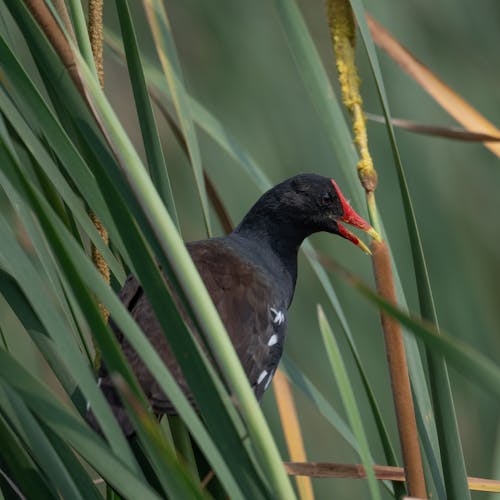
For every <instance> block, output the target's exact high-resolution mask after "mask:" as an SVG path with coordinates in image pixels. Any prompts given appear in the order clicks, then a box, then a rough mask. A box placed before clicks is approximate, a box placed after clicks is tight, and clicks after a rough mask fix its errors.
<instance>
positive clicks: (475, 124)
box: [367, 16, 500, 156]
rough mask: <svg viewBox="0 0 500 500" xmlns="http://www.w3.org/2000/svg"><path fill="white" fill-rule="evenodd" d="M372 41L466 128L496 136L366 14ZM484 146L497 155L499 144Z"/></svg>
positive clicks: (492, 127)
mask: <svg viewBox="0 0 500 500" xmlns="http://www.w3.org/2000/svg"><path fill="white" fill-rule="evenodd" d="M367 22H368V27H369V28H370V31H371V34H372V37H373V40H374V42H375V43H376V44H377V45H378V46H379V47H380V48H381V49H382V50H384V51H385V52H386V53H387V54H388V55H389V56H390V57H391V58H392V59H393V60H394V61H396V62H397V63H398V64H399V65H400V66H401V68H402V69H403V70H404V71H406V73H408V74H409V75H410V76H411V77H412V78H413V79H414V80H415V81H416V82H417V83H418V84H419V85H420V86H421V87H422V88H423V89H424V90H425V91H427V92H428V93H429V94H430V95H431V96H432V98H433V99H434V100H435V101H436V102H437V103H438V104H439V105H440V106H442V107H443V108H444V109H445V110H446V112H447V113H448V114H450V115H451V116H452V117H453V118H455V120H457V122H459V123H460V124H462V126H463V127H465V128H466V129H467V130H472V131H476V132H483V133H485V134H489V135H493V136H496V137H498V136H499V135H500V130H499V129H498V128H497V127H495V125H494V124H493V123H491V122H490V121H489V120H487V119H486V118H485V117H484V116H483V115H482V114H481V113H479V112H478V111H477V110H476V109H474V108H473V107H472V106H471V105H470V104H469V103H468V102H467V101H465V100H464V99H463V98H462V97H461V96H459V95H458V94H457V93H456V92H455V91H454V90H453V89H451V88H450V87H449V86H448V85H446V83H444V82H443V81H442V80H440V79H439V78H438V77H437V76H436V75H435V74H434V73H433V72H432V71H430V70H429V68H427V67H426V66H425V65H424V64H422V63H421V62H420V61H418V60H417V59H416V58H415V56H413V54H411V53H410V52H409V51H408V50H407V49H406V48H405V47H403V46H402V45H401V44H400V43H399V42H398V41H397V40H396V39H395V38H394V37H393V36H392V35H391V34H390V33H389V32H388V31H387V30H386V29H385V28H384V27H383V26H382V25H381V24H379V23H378V22H377V21H375V19H373V17H371V16H367ZM484 145H485V146H486V147H487V148H488V149H489V150H490V151H491V152H492V153H494V154H495V155H496V156H500V144H498V143H495V142H485V143H484Z"/></svg>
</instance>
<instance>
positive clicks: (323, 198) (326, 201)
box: [321, 193, 332, 206]
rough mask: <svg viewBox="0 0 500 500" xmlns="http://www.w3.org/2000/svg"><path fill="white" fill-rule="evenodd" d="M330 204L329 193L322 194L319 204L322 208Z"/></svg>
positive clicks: (330, 197)
mask: <svg viewBox="0 0 500 500" xmlns="http://www.w3.org/2000/svg"><path fill="white" fill-rule="evenodd" d="M331 202H332V195H331V194H330V193H323V194H322V195H321V204H322V205H323V206H326V205H330V203H331Z"/></svg>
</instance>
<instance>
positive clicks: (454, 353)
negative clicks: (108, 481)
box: [332, 263, 500, 397]
mask: <svg viewBox="0 0 500 500" xmlns="http://www.w3.org/2000/svg"><path fill="white" fill-rule="evenodd" d="M332 264H333V263H332ZM333 267H334V268H335V270H336V271H338V274H339V276H341V277H342V278H344V279H345V280H346V281H347V282H348V283H349V284H350V285H351V286H353V287H354V288H355V289H356V290H358V291H359V292H360V293H361V294H362V295H363V296H364V297H366V298H367V299H368V300H369V301H370V302H372V303H373V304H375V305H376V306H377V307H379V308H380V309H382V310H383V311H385V312H387V313H388V314H390V315H391V316H392V317H394V318H395V319H397V320H398V321H399V322H400V323H401V324H402V325H403V326H405V327H406V329H407V330H408V331H410V332H412V333H413V334H414V335H415V336H416V337H418V338H419V339H420V340H422V342H423V343H424V344H425V345H426V346H427V347H428V348H430V349H432V350H433V352H435V353H436V354H438V355H440V356H443V357H444V358H446V360H447V361H448V362H449V363H451V364H452V365H453V366H454V367H455V369H456V370H457V371H459V372H460V373H467V374H468V376H469V378H470V379H471V380H474V381H475V382H476V383H477V384H478V385H479V386H480V387H483V388H484V389H487V390H488V391H490V392H491V393H492V394H493V395H495V396H497V397H500V367H499V366H498V365H497V364H495V363H494V362H493V361H491V360H490V359H488V358H487V357H486V356H484V355H483V354H481V353H479V352H478V351H476V350H474V349H472V348H471V347H470V346H468V345H467V344H466V343H464V342H461V341H459V340H457V339H455V338H454V337H452V336H451V335H449V334H447V333H446V332H445V331H443V330H437V329H436V327H435V325H434V324H433V323H430V322H428V321H426V320H422V319H420V318H416V317H414V316H410V315H408V314H407V313H406V312H405V311H403V310H402V309H400V308H399V307H396V306H394V305H392V304H391V303H390V302H387V301H386V300H385V299H383V298H382V297H380V296H379V295H377V294H376V293H375V292H374V291H373V290H371V289H370V288H369V287H368V286H367V285H365V284H364V283H363V282H362V281H361V280H359V279H358V278H356V277H355V276H353V275H352V274H351V273H349V272H348V271H346V270H345V269H343V268H341V267H340V266H339V265H338V264H333Z"/></svg>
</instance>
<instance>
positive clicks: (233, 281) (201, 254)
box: [89, 174, 379, 435]
mask: <svg viewBox="0 0 500 500" xmlns="http://www.w3.org/2000/svg"><path fill="white" fill-rule="evenodd" d="M339 221H343V222H346V223H348V224H351V225H353V226H355V227H357V228H359V229H362V230H363V231H366V232H367V233H368V234H369V235H371V236H372V237H374V238H377V239H378V238H379V236H378V234H377V233H376V231H375V230H374V229H373V228H372V227H371V226H370V225H369V224H368V223H367V222H366V221H365V220H363V219H362V218H361V217H360V216H359V215H358V214H357V213H356V212H355V211H354V210H353V209H352V208H351V206H350V205H349V203H348V202H347V201H346V199H345V198H344V196H343V195H342V193H341V192H340V190H339V188H338V187H337V184H336V183H335V181H334V180H333V179H328V178H326V177H322V176H319V175H315V174H301V175H297V176H295V177H292V178H290V179H287V180H285V181H283V182H282V183H281V184H278V185H277V186H275V187H274V188H272V189H270V190H269V191H267V192H266V193H265V194H264V195H262V196H261V198H260V199H259V200H258V201H257V203H255V205H254V206H253V207H252V208H251V209H250V211H249V212H248V213H247V214H246V215H245V217H244V218H243V220H242V221H241V223H240V224H239V226H238V227H237V228H236V229H235V230H234V231H233V232H232V233H231V234H229V235H228V236H226V237H223V238H211V239H208V240H201V241H195V242H192V243H188V244H187V249H188V251H189V253H190V255H191V257H192V259H193V262H194V264H195V265H196V267H197V269H198V271H199V273H200V275H201V277H202V279H203V281H204V283H205V285H206V287H207V290H208V292H209V293H210V296H211V298H212V300H213V302H214V304H215V307H216V308H217V311H218V312H219V314H220V317H221V319H222V321H223V323H224V325H225V326H226V329H227V332H228V334H229V336H230V338H231V341H232V342H233V344H234V348H235V350H236V352H237V354H238V356H239V359H240V361H241V363H242V365H243V368H244V370H245V373H246V375H247V376H248V380H249V382H250V385H251V386H252V388H253V391H254V393H255V396H256V398H257V399H258V400H260V399H261V398H262V395H263V394H264V391H265V390H266V389H267V388H268V387H269V384H270V383H271V380H272V379H273V375H274V372H275V370H276V368H277V366H278V362H279V360H280V358H281V354H282V352H283V344H284V341H285V334H286V328H287V311H288V308H289V307H290V303H291V302H292V297H293V294H294V290H295V282H296V280H297V252H298V250H299V247H300V245H301V243H302V241H303V240H304V239H305V238H307V237H308V236H310V235H311V234H313V233H317V232H320V231H326V232H329V233H334V234H338V235H340V236H342V237H344V238H346V239H348V240H350V241H351V242H353V243H354V244H356V245H358V246H359V247H361V249H363V250H364V251H365V252H367V253H369V250H368V248H367V247H366V246H365V245H364V243H362V242H361V241H360V240H359V239H358V238H357V237H356V236H355V235H354V234H352V233H351V232H350V231H348V230H347V229H346V228H345V227H344V226H343V225H342V224H341V223H340V222H339ZM120 299H121V300H122V302H123V303H124V304H125V306H126V307H127V308H128V310H129V311H130V314H131V315H132V317H133V318H134V319H135V321H136V322H137V324H138V325H139V326H140V327H141V329H142V330H143V331H144V333H145V334H146V336H147V337H148V339H149V341H150V342H151V343H152V345H153V346H154V347H155V348H156V350H157V351H158V353H159V355H160V357H161V358H162V359H163V361H164V362H165V364H166V365H167V367H168V368H169V370H170V371H171V373H172V375H173V376H174V377H175V378H176V380H177V381H178V383H179V385H180V386H181V388H182V389H183V390H184V392H185V393H186V394H187V395H188V396H190V393H189V387H188V385H187V383H186V381H185V379H184V377H183V376H182V373H181V370H180V367H179V365H178V364H177V362H176V361H175V358H174V356H173V354H172V352H171V350H170V348H169V346H168V343H167V341H166V339H165V336H164V334H163V332H162V329H161V326H160V323H159V322H158V320H157V319H156V317H155V315H154V313H153V310H152V307H151V305H150V303H149V302H148V299H147V297H146V295H145V294H144V293H143V289H142V287H141V285H140V283H139V282H138V281H137V280H136V278H135V277H134V276H129V277H128V279H127V280H126V282H125V285H124V287H123V289H122V290H121V292H120ZM110 324H111V327H112V328H113V330H114V332H115V334H116V336H117V338H118V339H119V341H120V343H121V346H122V349H123V351H124V353H125V355H126V357H127V359H128V361H129V362H130V364H131V366H132V369H133V370H134V372H135V374H136V376H137V378H138V380H139V383H140V384H141V386H142V388H143V390H144V392H145V394H146V395H147V397H148V398H149V400H150V402H151V406H152V408H153V411H154V412H155V413H156V414H159V415H161V414H164V413H175V408H173V406H172V405H171V404H170V402H169V401H168V399H167V398H166V396H165V394H164V393H163V392H162V390H161V389H160V387H159V385H158V384H157V382H156V381H155V379H154V377H153V376H152V375H151V373H150V372H149V371H148V370H147V369H145V366H144V364H143V363H142V361H141V359H140V358H139V357H138V356H137V354H136V353H135V351H134V350H133V348H132V347H131V346H130V344H129V343H128V342H127V340H126V339H125V337H124V336H123V335H122V334H121V332H120V331H119V330H118V328H117V326H116V325H115V324H114V322H113V321H112V320H111V321H110ZM98 383H99V385H100V387H101V389H102V391H103V392H104V394H105V396H106V397H107V399H108V401H109V403H110V405H111V406H112V408H113V411H114V414H115V416H116V418H117V419H118V421H119V422H120V424H121V426H122V428H123V430H124V432H125V433H126V434H127V435H130V434H132V433H133V427H132V425H131V422H130V420H129V419H128V417H127V415H126V413H125V411H124V409H123V408H122V407H121V403H120V399H119V397H118V395H117V393H116V392H115V389H114V387H113V383H112V380H111V377H110V376H109V374H108V372H107V370H106V367H105V366H104V365H102V366H101V369H100V373H99V381H98ZM89 420H90V422H91V423H92V424H93V425H94V426H96V422H95V419H94V418H93V415H92V414H91V412H89Z"/></svg>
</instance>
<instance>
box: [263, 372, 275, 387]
mask: <svg viewBox="0 0 500 500" xmlns="http://www.w3.org/2000/svg"><path fill="white" fill-rule="evenodd" d="M273 377H274V370H273V371H272V372H271V373H270V374H269V377H268V378H267V382H266V385H265V386H264V390H267V388H268V387H269V384H270V383H271V380H272V379H273Z"/></svg>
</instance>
